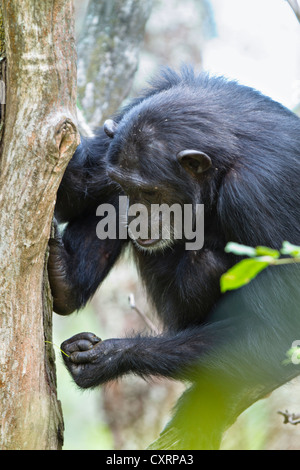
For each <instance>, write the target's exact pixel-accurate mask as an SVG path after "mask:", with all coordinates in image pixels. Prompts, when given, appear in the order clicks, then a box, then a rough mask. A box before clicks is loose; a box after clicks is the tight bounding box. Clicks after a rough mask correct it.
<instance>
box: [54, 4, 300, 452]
mask: <svg viewBox="0 0 300 470" xmlns="http://www.w3.org/2000/svg"><path fill="white" fill-rule="evenodd" d="M112 5H113V7H112ZM141 5H142V10H139V11H136V9H139V8H141ZM75 6H76V31H77V41H78V82H79V93H78V106H79V115H80V120H81V128H82V132H83V133H86V134H89V133H90V129H93V128H95V127H96V126H98V125H101V123H102V122H103V120H104V119H105V118H106V117H107V115H108V114H107V113H113V112H115V111H116V109H113V107H114V106H115V107H118V106H117V104H120V103H121V102H123V100H124V99H126V98H127V96H128V93H129V94H130V95H131V96H132V95H135V94H136V93H137V92H138V90H139V89H140V88H143V87H144V86H145V84H146V81H147V79H148V78H149V77H151V75H153V74H154V73H155V71H156V70H157V69H158V68H159V67H160V66H161V65H169V66H172V67H176V68H178V67H180V65H181V64H183V63H189V64H193V65H194V66H195V68H196V70H197V71H201V70H207V71H209V72H211V73H212V74H216V75H224V76H226V77H228V78H233V79H236V80H238V81H240V82H241V83H243V84H246V85H250V86H252V87H254V88H257V89H259V90H260V91H262V92H263V93H265V94H267V95H269V96H271V97H272V98H273V99H275V100H278V101H280V102H282V103H283V104H284V105H286V106H287V107H289V108H291V109H294V110H297V109H298V110H299V109H300V106H299V104H300V54H299V50H300V49H299V42H300V41H299V39H300V25H299V23H298V22H297V18H296V16H295V15H294V14H293V11H292V9H291V8H290V6H289V4H288V2H287V1H285V0H251V1H250V0H211V1H209V0H185V1H184V2H182V1H180V0H153V4H152V8H151V0H147V1H146V0H145V1H144V0H75ZM114 7H115V8H116V9H117V10H118V11H121V22H119V26H118V24H116V23H115V20H116V19H117V18H116V17H115V16H114ZM117 10H116V11H117ZM99 11H101V12H102V17H101V21H100V19H99V17H97V16H95V17H94V18H93V16H91V15H93V14H95V15H98V14H99ZM91 12H92V13H91ZM93 12H94V13H93ZM103 12H104V13H103ZM132 12H135V14H137V16H136V21H137V22H138V23H139V27H136V26H135V23H134V22H132V21H129V18H130V19H131V18H132ZM150 12H151V13H150ZM88 14H89V15H90V16H89V18H88V21H87V15H88ZM126 15H127V16H126ZM122 21H123V23H122ZM141 22H142V23H143V24H142V26H141ZM110 23H111V24H113V26H111V25H110ZM145 23H146V27H145V34H144V40H142V39H141V38H142V36H143V34H142V33H143V32H144V30H143V27H144V24H145ZM97 25H98V27H97ZM120 25H121V26H120ZM114 28H115V29H114ZM141 28H142V29H141ZM104 33H105V34H106V39H105V40H103V35H104ZM126 35H127V36H130V41H131V39H132V41H131V42H130V44H129V42H128V43H127V47H125V48H124V47H121V46H122V42H123V41H126V40H127V39H128V38H127V39H126ZM89 37H90V38H91V40H90V42H89ZM93 38H94V39H93ZM95 38H97V41H96V39H95ZM107 38H109V40H108V39H107ZM99 44H100V46H99ZM94 46H95V47H94ZM116 51H118V54H119V56H118V55H117V54H116ZM128 51H130V54H129V53H128ZM126 54H127V55H126ZM125 55H126V57H125ZM123 58H124V60H123ZM91 65H92V68H91V71H90V75H88V73H87V72H86V71H87V70H90V69H89V67H90V66H91ZM121 65H122V66H121ZM136 68H137V72H136V73H135V70H136ZM127 73H128V76H127V75H126V74H127ZM130 293H133V294H134V296H135V300H136V304H137V306H138V308H139V309H140V310H142V311H143V312H144V313H146V314H148V315H149V317H151V319H152V320H153V322H155V323H157V320H156V318H155V312H153V309H152V308H151V306H150V305H149V304H148V302H147V299H146V296H145V292H144V290H143V287H142V286H141V284H140V282H139V279H138V276H137V273H136V270H135V267H134V265H133V264H132V263H131V262H130V260H129V259H127V257H126V259H123V260H121V261H120V262H119V263H118V265H117V266H116V268H115V269H114V270H113V272H112V273H111V274H110V276H109V277H108V278H107V279H106V280H105V282H104V284H103V285H102V286H101V289H100V291H99V292H98V293H97V294H96V296H95V297H94V299H93V301H92V302H91V303H90V304H89V305H88V307H87V308H86V309H85V310H84V311H82V312H80V313H79V314H73V315H72V316H70V317H67V318H66V317H59V316H57V315H55V316H54V342H55V343H56V344H58V345H59V344H60V343H61V342H62V341H63V340H65V339H66V338H69V337H71V336H72V335H74V334H76V333H79V332H81V331H92V332H94V333H96V334H97V335H98V336H100V337H102V338H103V339H105V338H109V337H120V336H124V335H130V334H131V333H132V332H134V331H147V328H146V325H145V324H144V322H143V320H142V319H141V318H140V317H139V316H138V315H137V314H136V313H135V312H134V311H133V310H131V309H130V306H129V303H128V295H129V294H130ZM295 339H299V338H295ZM295 367H296V366H295ZM57 369H58V370H57V374H58V395H59V398H60V400H61V402H62V406H63V411H64V419H65V428H66V429H65V445H64V449H66V450H67V449H82V450H84V449H87V450H98V449H106V450H108V449H143V448H145V447H147V445H148V444H149V443H150V442H151V441H153V440H154V439H155V438H156V437H157V435H158V434H159V432H160V431H161V429H162V427H163V426H164V424H165V423H166V422H167V421H168V418H169V416H170V412H171V411H170V410H171V409H172V406H173V405H174V404H175V403H176V399H177V398H178V396H179V395H180V394H181V392H182V390H183V389H184V386H183V385H182V384H180V383H177V382H173V381H169V380H165V379H155V380H154V379H153V380H149V381H147V382H146V381H143V380H142V379H139V378H136V377H126V378H125V379H122V380H120V381H116V382H114V383H112V384H109V385H108V386H105V387H102V388H99V389H96V390H91V391H84V392H83V391H80V390H79V389H78V388H77V387H76V385H75V384H74V383H73V382H72V380H71V378H70V377H69V375H68V373H67V372H66V370H65V369H64V367H63V365H62V360H61V358H60V357H59V353H57ZM299 396H300V380H298V379H296V380H294V381H293V382H292V383H291V384H287V385H285V386H283V387H281V388H280V389H278V390H276V391H275V392H273V394H272V395H271V396H270V397H268V398H266V399H265V400H261V401H260V402H258V403H256V404H255V405H253V406H252V407H251V408H250V409H249V410H247V411H246V412H245V413H243V415H242V416H240V418H239V419H238V421H237V423H236V424H235V425H234V426H233V427H232V428H231V429H230V430H229V431H228V432H227V434H226V435H225V437H224V441H223V445H222V448H223V449H243V450H246V449H300V425H299V426H291V425H284V424H283V418H282V416H280V415H278V414H277V411H278V410H281V411H284V410H286V409H288V410H289V411H290V412H294V413H300V401H299V400H298V397H299Z"/></svg>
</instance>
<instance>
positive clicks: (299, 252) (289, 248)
mask: <svg viewBox="0 0 300 470" xmlns="http://www.w3.org/2000/svg"><path fill="white" fill-rule="evenodd" d="M281 253H282V254H283V255H290V256H292V257H293V258H297V257H298V256H300V246H296V245H292V244H291V243H289V242H283V244H282V248H281Z"/></svg>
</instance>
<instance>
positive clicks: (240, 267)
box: [220, 259, 269, 293]
mask: <svg viewBox="0 0 300 470" xmlns="http://www.w3.org/2000/svg"><path fill="white" fill-rule="evenodd" d="M268 266H269V263H267V262H266V261H260V260H257V259H244V260H242V261H241V262H240V263H238V264H236V265H235V266H233V267H232V268H231V269H229V271H227V272H226V273H225V274H223V276H222V277H221V280H220V282H221V292H222V293H224V292H226V291H228V290H233V289H238V288H239V287H242V286H244V285H246V284H248V283H249V282H250V281H251V280H252V279H254V278H255V277H256V276H257V275H258V274H259V273H260V272H261V271H262V270H263V269H265V268H267V267H268Z"/></svg>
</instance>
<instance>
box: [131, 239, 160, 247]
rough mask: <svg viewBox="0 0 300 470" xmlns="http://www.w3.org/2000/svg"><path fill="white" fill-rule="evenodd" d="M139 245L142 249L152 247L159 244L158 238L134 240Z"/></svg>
mask: <svg viewBox="0 0 300 470" xmlns="http://www.w3.org/2000/svg"><path fill="white" fill-rule="evenodd" d="M135 241H136V242H137V243H138V244H139V245H141V246H143V247H145V248H146V247H150V246H153V245H156V244H157V243H159V242H160V239H159V238H148V239H146V240H144V239H142V238H136V240H135Z"/></svg>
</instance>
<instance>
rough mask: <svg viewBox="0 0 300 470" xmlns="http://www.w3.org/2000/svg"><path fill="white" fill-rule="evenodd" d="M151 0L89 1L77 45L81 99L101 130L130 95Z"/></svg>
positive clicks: (87, 117)
mask: <svg viewBox="0 0 300 470" xmlns="http://www.w3.org/2000/svg"><path fill="white" fill-rule="evenodd" d="M151 6H152V0H102V1H101V2H99V1H98V0H90V3H89V6H88V9H87V14H86V17H85V21H84V23H83V33H82V35H81V37H80V39H79V41H78V99H79V102H80V104H81V106H82V108H83V109H84V114H85V118H86V120H87V122H88V124H89V125H92V126H93V127H97V126H99V125H100V124H101V123H102V122H103V121H104V120H105V119H106V118H107V117H110V116H111V115H112V114H113V113H115V112H116V109H118V108H119V106H120V103H122V101H123V99H124V98H125V97H126V96H127V95H128V93H129V91H130V89H131V86H132V82H133V78H134V74H135V71H136V69H137V66H138V57H139V50H140V47H141V44H142V42H143V38H144V29H145V24H146V21H147V19H148V17H149V15H150V12H151Z"/></svg>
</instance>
